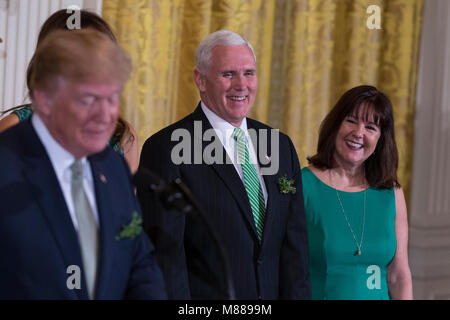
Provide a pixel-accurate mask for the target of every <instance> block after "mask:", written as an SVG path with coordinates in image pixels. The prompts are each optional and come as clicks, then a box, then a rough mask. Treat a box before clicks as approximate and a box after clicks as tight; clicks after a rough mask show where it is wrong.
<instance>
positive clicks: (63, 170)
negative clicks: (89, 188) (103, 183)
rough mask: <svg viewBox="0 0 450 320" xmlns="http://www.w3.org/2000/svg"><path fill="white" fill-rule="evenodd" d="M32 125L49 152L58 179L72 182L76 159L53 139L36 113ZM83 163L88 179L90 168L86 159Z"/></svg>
mask: <svg viewBox="0 0 450 320" xmlns="http://www.w3.org/2000/svg"><path fill="white" fill-rule="evenodd" d="M31 124H32V125H33V127H34V129H35V130H36V133H37V135H38V137H39V139H40V140H41V142H42V144H43V145H44V148H45V150H46V151H47V154H48V157H49V158H50V161H51V163H52V165H53V168H54V170H55V173H56V176H57V177H58V179H59V180H60V181H61V180H62V181H67V179H69V180H68V181H71V180H70V177H71V170H70V166H71V165H72V164H73V162H74V161H75V157H74V156H73V155H72V154H71V153H70V152H69V151H67V150H66V149H64V148H63V147H62V146H61V145H60V144H59V143H58V142H57V141H56V140H55V139H54V138H53V136H52V135H51V134H50V132H49V131H48V129H47V127H46V126H45V124H44V122H43V121H42V119H41V118H40V117H39V116H38V115H37V114H36V113H33V115H32V117H31ZM81 162H82V164H83V169H84V170H83V172H84V176H85V177H86V173H87V172H88V171H87V170H86V168H87V166H88V162H87V160H86V157H83V158H81Z"/></svg>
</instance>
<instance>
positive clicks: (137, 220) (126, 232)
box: [116, 211, 142, 240]
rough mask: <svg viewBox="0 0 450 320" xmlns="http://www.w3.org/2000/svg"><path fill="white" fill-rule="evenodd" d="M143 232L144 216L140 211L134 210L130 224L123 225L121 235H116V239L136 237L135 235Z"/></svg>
mask: <svg viewBox="0 0 450 320" xmlns="http://www.w3.org/2000/svg"><path fill="white" fill-rule="evenodd" d="M141 232H142V218H141V217H140V216H139V213H137V212H136V211H134V212H133V218H132V219H131V222H130V224H128V225H124V226H122V231H120V233H119V235H118V236H116V240H120V239H123V238H130V239H134V237H136V236H138V235H139V234H140V233H141Z"/></svg>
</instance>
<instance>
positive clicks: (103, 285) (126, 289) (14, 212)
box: [0, 121, 167, 299]
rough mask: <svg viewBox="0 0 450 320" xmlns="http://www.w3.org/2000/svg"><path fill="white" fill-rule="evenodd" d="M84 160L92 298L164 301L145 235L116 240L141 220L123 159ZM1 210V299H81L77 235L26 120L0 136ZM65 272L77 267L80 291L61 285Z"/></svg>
mask: <svg viewBox="0 0 450 320" xmlns="http://www.w3.org/2000/svg"><path fill="white" fill-rule="evenodd" d="M88 160H89V162H90V164H91V168H92V173H93V179H94V187H95V196H96V202H97V207H98V213H99V226H100V249H99V251H100V252H99V262H98V275H97V287H96V293H95V298H96V299H123V298H129V299H140V298H143V299H164V298H166V297H167V296H166V293H165V289H164V281H163V279H162V274H161V270H160V269H159V267H158V265H157V263H156V259H155V256H154V248H153V245H152V243H151V242H150V240H149V239H148V237H147V236H146V235H145V233H144V232H142V233H141V234H140V235H139V236H137V237H135V238H134V239H133V240H131V239H130V238H125V239H121V240H116V239H115V237H116V235H118V234H119V233H120V231H121V230H122V226H123V225H127V224H129V223H130V221H131V218H132V213H133V212H134V211H137V212H138V213H140V208H139V205H138V202H137V199H136V197H135V196H134V192H133V189H132V188H131V186H130V180H129V177H130V173H129V169H128V167H127V165H126V163H125V161H124V159H123V158H122V157H121V156H120V155H118V154H117V153H116V152H114V151H112V150H111V149H110V148H106V149H105V150H104V151H103V152H101V153H99V154H96V155H93V156H91V157H89V158H88ZM0 204H1V207H0V243H1V259H0V299H88V294H87V290H86V285H85V282H84V277H83V271H82V270H83V264H82V260H81V252H80V247H79V243H78V236H77V232H76V230H75V228H74V226H73V223H72V220H71V218H70V214H69V211H68V208H67V206H66V202H65V200H64V196H63V193H62V191H61V188H60V186H59V183H58V180H57V177H56V174H55V172H54V170H53V167H52V165H51V162H50V159H49V157H48V155H47V153H46V151H45V149H44V147H43V145H42V143H41V142H40V140H39V138H38V136H37V134H36V132H35V130H34V128H33V127H32V125H31V121H25V122H22V123H20V124H18V125H17V126H15V127H13V128H11V129H9V130H7V131H5V132H4V133H2V134H1V135H0ZM70 265H76V266H79V267H80V268H81V275H82V277H81V289H69V288H68V286H67V280H68V278H69V277H70V276H71V275H74V273H73V272H69V273H67V268H68V267H69V266H70ZM69 282H70V281H69Z"/></svg>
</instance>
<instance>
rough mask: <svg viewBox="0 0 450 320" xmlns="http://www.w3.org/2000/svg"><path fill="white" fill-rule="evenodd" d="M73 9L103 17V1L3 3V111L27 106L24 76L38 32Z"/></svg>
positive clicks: (0, 29)
mask: <svg viewBox="0 0 450 320" xmlns="http://www.w3.org/2000/svg"><path fill="white" fill-rule="evenodd" d="M70 5H77V6H78V7H80V8H86V9H91V10H93V11H95V12H97V13H99V14H101V7H102V0H0V38H1V39H2V40H3V41H2V42H1V43H0V111H1V110H5V109H8V108H10V107H13V106H16V105H20V104H23V103H26V102H28V99H27V90H26V83H25V73H26V68H27V65H28V61H30V58H31V56H32V55H33V52H34V49H35V46H36V40H37V35H38V33H39V29H40V27H41V25H42V23H43V22H44V21H45V20H46V19H47V18H48V17H49V16H50V15H51V14H52V13H53V12H55V11H57V10H59V9H63V8H67V7H68V6H70Z"/></svg>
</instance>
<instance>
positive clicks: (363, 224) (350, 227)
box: [329, 171, 367, 256]
mask: <svg viewBox="0 0 450 320" xmlns="http://www.w3.org/2000/svg"><path fill="white" fill-rule="evenodd" d="M329 175H330V182H331V172H330V171H329ZM334 190H335V191H336V196H337V198H338V200H339V204H340V205H341V209H342V214H343V215H344V218H345V221H347V225H348V228H349V229H350V232H351V233H352V236H353V240H355V243H356V247H357V248H358V250H356V251H355V253H354V254H353V255H354V256H360V255H361V253H362V252H361V246H362V242H363V239H364V227H365V225H366V191H367V189H366V190H364V204H363V221H362V228H361V239H360V241H359V244H358V241H357V240H356V237H355V233H354V232H353V229H352V226H351V225H350V222H349V221H348V218H347V215H346V214H345V210H344V206H343V205H342V201H341V197H340V196H339V192H338V190H337V189H336V188H334Z"/></svg>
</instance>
